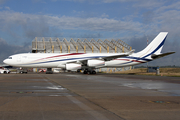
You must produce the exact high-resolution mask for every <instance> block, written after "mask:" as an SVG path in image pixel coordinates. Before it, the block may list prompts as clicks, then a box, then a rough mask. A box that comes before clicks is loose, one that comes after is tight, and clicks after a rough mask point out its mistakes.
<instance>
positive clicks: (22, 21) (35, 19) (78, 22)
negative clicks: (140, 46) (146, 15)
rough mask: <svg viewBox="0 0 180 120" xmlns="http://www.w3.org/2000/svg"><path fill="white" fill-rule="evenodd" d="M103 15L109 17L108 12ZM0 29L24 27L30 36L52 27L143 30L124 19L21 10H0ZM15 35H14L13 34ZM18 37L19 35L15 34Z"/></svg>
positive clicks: (139, 25) (47, 31) (136, 24)
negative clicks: (36, 13) (51, 14)
mask: <svg viewBox="0 0 180 120" xmlns="http://www.w3.org/2000/svg"><path fill="white" fill-rule="evenodd" d="M102 16H103V17H108V16H107V15H106V14H103V15H102ZM0 21H1V23H0V25H1V28H0V30H2V31H8V32H9V33H11V34H12V35H13V30H14V28H16V27H17V28H18V29H22V30H23V31H24V34H25V36H26V37H28V38H32V37H33V38H34V37H35V36H45V35H46V34H48V33H50V27H54V28H58V29H74V30H76V29H82V30H91V31H136V32H141V29H142V27H141V24H140V23H139V22H133V21H122V20H115V19H108V18H101V17H100V18H98V17H93V18H80V17H69V16H61V17H59V16H49V15H33V14H23V13H19V12H10V11H2V12H0ZM13 36H14V35H13ZM15 37H17V36H15Z"/></svg>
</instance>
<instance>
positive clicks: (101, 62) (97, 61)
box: [87, 60, 105, 67]
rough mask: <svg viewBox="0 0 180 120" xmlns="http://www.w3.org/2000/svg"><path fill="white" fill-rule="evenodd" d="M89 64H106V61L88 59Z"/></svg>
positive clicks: (93, 65)
mask: <svg viewBox="0 0 180 120" xmlns="http://www.w3.org/2000/svg"><path fill="white" fill-rule="evenodd" d="M87 65H88V66H89V67H96V66H104V65H105V61H103V60H88V61H87Z"/></svg>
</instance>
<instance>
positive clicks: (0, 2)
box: [0, 0, 8, 5]
mask: <svg viewBox="0 0 180 120" xmlns="http://www.w3.org/2000/svg"><path fill="white" fill-rule="evenodd" d="M6 1H8V0H0V5H1V4H4V3H5V2H6Z"/></svg>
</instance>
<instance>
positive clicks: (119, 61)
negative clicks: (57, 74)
mask: <svg viewBox="0 0 180 120" xmlns="http://www.w3.org/2000/svg"><path fill="white" fill-rule="evenodd" d="M112 55H119V53H23V54H16V55H12V56H10V57H9V58H8V59H6V60H4V63H8V64H9V65H11V66H16V67H45V68H58V67H59V68H63V67H64V66H63V65H65V64H67V63H71V62H74V61H82V60H89V59H91V60H92V59H93V60H95V61H94V62H96V59H99V58H102V57H106V56H112ZM134 55H135V54H134ZM134 55H130V56H128V57H122V58H116V59H114V60H111V61H102V63H99V65H96V67H95V68H99V67H123V66H131V65H137V64H140V63H145V62H148V61H149V60H147V59H139V58H137V57H133V56H134ZM94 64H96V63H94Z"/></svg>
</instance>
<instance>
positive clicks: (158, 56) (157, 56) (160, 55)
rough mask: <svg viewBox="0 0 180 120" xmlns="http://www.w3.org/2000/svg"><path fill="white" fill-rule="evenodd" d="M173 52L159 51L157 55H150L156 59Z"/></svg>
mask: <svg viewBox="0 0 180 120" xmlns="http://www.w3.org/2000/svg"><path fill="white" fill-rule="evenodd" d="M173 53H175V52H167V53H161V54H158V55H156V54H152V55H151V57H152V58H153V59H157V58H161V57H164V56H167V55H170V54H173Z"/></svg>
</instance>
